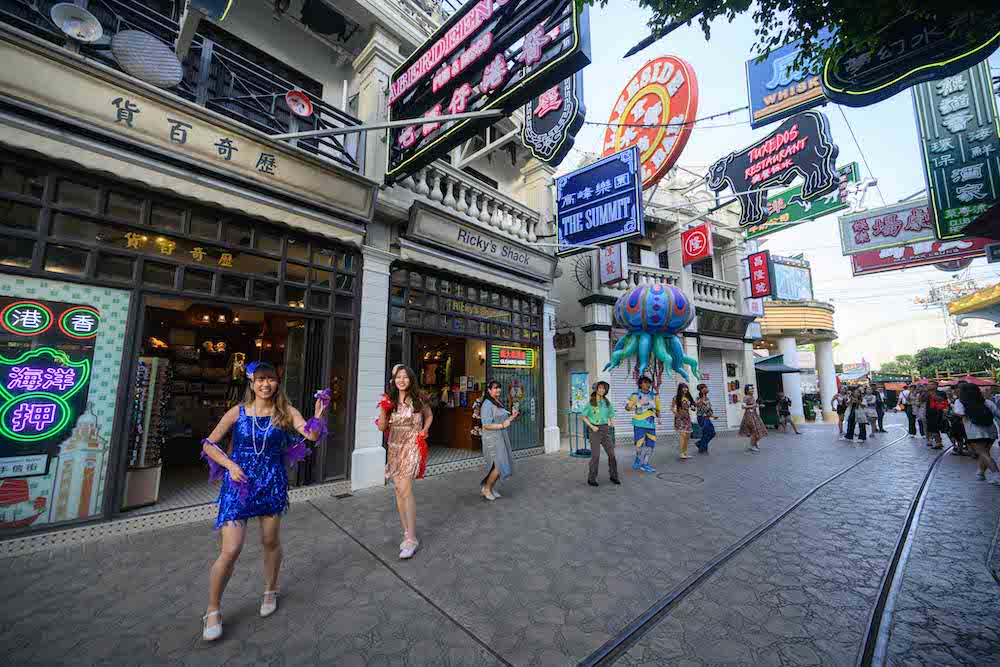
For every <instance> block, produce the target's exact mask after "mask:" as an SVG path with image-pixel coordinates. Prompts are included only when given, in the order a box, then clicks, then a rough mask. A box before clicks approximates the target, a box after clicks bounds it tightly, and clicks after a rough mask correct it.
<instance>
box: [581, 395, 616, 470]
mask: <svg viewBox="0 0 1000 667" xmlns="http://www.w3.org/2000/svg"><path fill="white" fill-rule="evenodd" d="M610 390H611V385H609V384H608V383H607V382H605V381H604V380H601V381H600V382H597V383H595V384H594V390H593V391H592V392H591V394H590V402H589V403H587V405H585V406H584V408H583V412H581V413H580V417H581V418H583V423H584V424H586V425H587V428H589V429H590V468H589V470H588V472H587V484H590V485H591V486H599V485H598V483H597V472H598V469H599V468H600V465H601V447H603V448H604V452H605V453H606V454H607V455H608V474H609V475H610V477H611V483H612V484H621V480H620V479H619V478H618V460H617V459H615V441H614V440H613V439H612V438H611V427H612V426H614V425H615V409H614V407H613V406H612V405H611V401H609V400H608V392H609V391H610Z"/></svg>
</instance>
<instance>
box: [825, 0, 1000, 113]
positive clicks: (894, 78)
mask: <svg viewBox="0 0 1000 667" xmlns="http://www.w3.org/2000/svg"><path fill="white" fill-rule="evenodd" d="M973 26H977V29H976V30H975V32H977V33H979V34H988V35H989V36H988V37H987V38H986V39H985V40H984V41H980V42H978V43H973V44H970V43H969V42H968V40H967V36H968V35H969V34H970V33H972V32H974V31H973ZM983 26H987V27H985V28H983ZM950 34H954V35H955V36H954V37H949V35H950ZM997 46H1000V12H997V11H994V12H993V14H992V15H990V16H987V15H985V14H983V13H980V14H978V15H977V14H973V13H972V12H970V13H966V14H961V15H958V16H954V17H951V19H950V20H947V21H939V20H938V19H937V18H934V17H932V18H929V19H921V18H918V17H917V16H916V15H915V14H907V15H905V16H902V17H900V18H898V19H896V20H894V21H893V22H891V23H889V24H888V25H887V26H885V27H884V28H883V29H882V30H879V31H878V32H877V33H875V36H873V37H872V39H871V40H870V41H868V42H864V43H862V44H859V45H857V46H855V47H853V48H851V49H849V50H848V51H847V52H846V53H844V55H842V56H840V57H839V58H837V59H836V60H828V61H826V63H825V64H824V66H823V79H822V83H823V92H824V93H825V94H826V96H827V97H829V98H830V99H831V100H833V101H834V102H836V103H837V104H843V105H845V106H849V107H864V106H868V105H869V104H875V103H876V102H880V101H882V100H884V99H888V98H889V97H892V96H893V95H895V94H896V93H898V92H900V91H903V90H905V89H907V88H909V87H911V86H915V85H917V84H918V83H922V82H924V81H934V80H936V79H941V78H942V77H946V76H950V75H952V74H957V73H959V72H961V71H963V70H965V69H967V68H969V67H971V66H973V65H975V64H976V63H978V62H980V61H982V60H985V59H986V57H987V56H989V55H990V54H991V53H993V51H995V50H996V48H997Z"/></svg>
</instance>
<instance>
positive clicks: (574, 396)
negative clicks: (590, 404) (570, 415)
mask: <svg viewBox="0 0 1000 667" xmlns="http://www.w3.org/2000/svg"><path fill="white" fill-rule="evenodd" d="M588 400H590V383H589V381H588V375H587V374H586V373H573V374H572V375H571V376H570V408H569V409H570V412H576V413H579V412H583V408H584V406H586V405H587V401H588Z"/></svg>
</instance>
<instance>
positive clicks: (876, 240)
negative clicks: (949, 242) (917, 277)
mask: <svg viewBox="0 0 1000 667" xmlns="http://www.w3.org/2000/svg"><path fill="white" fill-rule="evenodd" d="M837 221H838V223H839V224H840V247H841V248H842V249H843V251H844V254H845V255H854V254H857V253H859V252H867V251H869V250H880V249H882V248H894V247H896V246H902V245H907V244H910V243H918V242H920V241H931V240H936V239H937V235H936V234H935V233H934V223H933V222H931V212H930V207H929V205H928V204H927V200H926V199H924V198H920V199H913V200H911V201H907V202H903V203H901V204H894V205H892V206H886V207H884V208H876V209H872V210H870V211H862V212H861V213H852V214H850V215H842V216H840V217H839V218H838V219H837Z"/></svg>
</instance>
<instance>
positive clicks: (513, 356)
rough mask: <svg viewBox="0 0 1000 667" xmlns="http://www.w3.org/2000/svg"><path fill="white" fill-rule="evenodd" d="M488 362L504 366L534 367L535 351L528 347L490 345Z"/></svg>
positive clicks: (495, 365) (494, 365)
mask: <svg viewBox="0 0 1000 667" xmlns="http://www.w3.org/2000/svg"><path fill="white" fill-rule="evenodd" d="M490 364H491V365H493V367H497V366H503V367H504V368H534V367H535V351H534V350H533V349H532V348H530V347H503V346H500V345H493V346H491V347H490Z"/></svg>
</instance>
